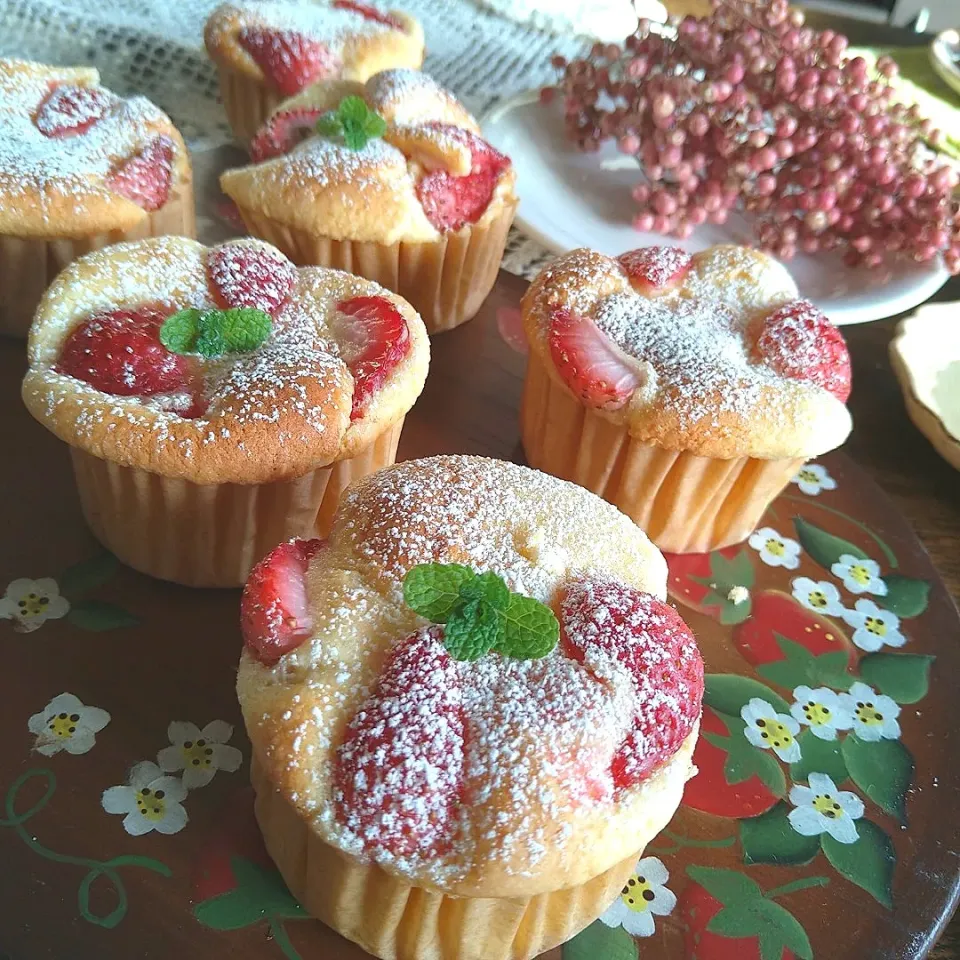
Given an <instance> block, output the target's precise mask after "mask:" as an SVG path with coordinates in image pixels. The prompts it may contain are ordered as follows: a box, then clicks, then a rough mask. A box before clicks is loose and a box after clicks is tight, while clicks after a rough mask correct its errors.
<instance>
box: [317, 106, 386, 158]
mask: <svg viewBox="0 0 960 960" xmlns="http://www.w3.org/2000/svg"><path fill="white" fill-rule="evenodd" d="M386 132H387V122H386V121H385V120H384V119H383V117H381V116H380V114H379V113H377V112H376V111H375V110H371V109H370V107H369V106H367V102H366V100H364V99H363V97H358V96H356V95H353V96H349V97H344V98H343V99H342V100H341V101H340V106H339V107H337V109H336V110H331V111H329V112H327V113H325V114H323V116H321V117H320V119H319V120H317V133H319V134H321V135H322V136H325V137H343V142H344V143H345V144H346V145H347V146H348V147H349V148H350V149H351V150H362V149H363V148H364V147H365V146H366V145H367V144H368V143H369V142H370V141H371V140H376V139H378V138H379V137H382V136H383V135H384V134H385V133H386Z"/></svg>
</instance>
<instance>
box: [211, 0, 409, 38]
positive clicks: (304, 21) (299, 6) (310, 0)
mask: <svg viewBox="0 0 960 960" xmlns="http://www.w3.org/2000/svg"><path fill="white" fill-rule="evenodd" d="M229 10H237V11H239V13H240V17H239V20H240V28H241V29H242V28H244V27H269V28H271V29H273V30H294V31H296V32H297V33H302V34H304V35H305V36H308V37H310V38H311V39H314V40H322V41H324V42H325V43H327V44H329V45H335V44H342V43H343V41H344V40H345V39H347V38H348V37H351V36H373V35H375V34H382V33H387V32H389V31H391V30H394V29H395V28H394V27H393V26H391V25H389V24H386V23H381V22H380V21H378V20H374V19H370V18H367V17H364V16H363V15H362V14H361V13H359V12H358V11H356V10H351V9H349V8H342V9H341V8H338V7H333V6H328V5H327V4H325V3H317V2H316V0H245V2H243V3H239V4H228V5H225V6H224V7H220V8H218V10H217V11H215V12H214V16H216V15H217V13H222V12H224V11H229Z"/></svg>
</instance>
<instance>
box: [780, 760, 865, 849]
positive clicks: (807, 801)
mask: <svg viewBox="0 0 960 960" xmlns="http://www.w3.org/2000/svg"><path fill="white" fill-rule="evenodd" d="M807 783H808V784H810V786H808V787H804V786H800V785H798V786H795V787H793V788H792V789H791V790H790V802H791V803H792V804H793V805H794V807H795V809H793V810H791V811H790V813H789V814H787V819H788V820H789V821H790V826H791V827H793V829H794V830H796V831H797V833H802V834H803V835H804V836H805V837H817V836H819V835H820V834H821V833H829V834H830V836H831V837H833V839H834V840H836V841H837V843H856V842H857V840H859V839H860V834H859V833H857V825H856V824H855V823H854V822H853V821H854V820H859V819H860V818H861V817H862V816H863V801H862V800H861V799H860V798H859V797H858V796H857V795H856V794H855V793H851V792H850V791H849V790H838V789H837V785H836V784H835V783H834V782H833V781H832V780H831V779H830V778H829V777H828V776H827V775H826V774H825V773H811V774H810V776H809V777H808V778H807Z"/></svg>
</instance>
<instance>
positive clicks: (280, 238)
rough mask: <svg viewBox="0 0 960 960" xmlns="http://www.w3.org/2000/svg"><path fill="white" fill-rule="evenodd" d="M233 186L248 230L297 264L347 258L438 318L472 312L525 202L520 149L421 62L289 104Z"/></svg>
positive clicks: (431, 321) (226, 182) (443, 321)
mask: <svg viewBox="0 0 960 960" xmlns="http://www.w3.org/2000/svg"><path fill="white" fill-rule="evenodd" d="M251 154H252V157H253V161H254V162H253V164H252V165H250V166H246V167H241V168H240V169H237V170H228V171H226V172H225V173H224V174H223V175H222V177H221V178H220V184H221V186H222V187H223V190H224V192H225V193H226V194H228V195H229V196H230V197H231V198H232V199H233V200H234V201H235V202H236V204H237V206H238V207H239V209H240V214H241V216H242V217H243V219H244V221H245V223H246V224H247V227H248V228H249V229H250V232H251V233H253V234H255V235H256V236H258V237H262V238H263V239H265V240H268V241H270V242H271V243H274V244H276V245H277V246H278V247H279V248H280V249H281V250H283V251H284V252H285V253H286V254H287V255H288V256H289V257H290V258H291V259H292V260H294V261H295V262H297V263H312V264H319V265H322V266H328V267H337V268H339V269H342V270H349V271H351V272H352V273H357V274H359V275H361V276H364V277H367V278H368V279H370V280H375V281H376V282H377V283H381V284H383V285H384V286H385V287H388V288H389V289H391V290H393V291H395V292H396V293H399V294H400V296H402V297H405V298H406V299H407V300H409V301H410V302H411V303H412V304H413V305H414V307H415V308H416V309H417V310H418V311H419V313H420V315H421V316H422V317H423V320H424V323H425V324H426V325H427V330H428V331H429V332H430V333H438V332H440V331H442V330H449V329H451V328H452V327H455V326H457V325H458V324H461V323H463V322H464V321H465V320H469V319H470V318H471V317H473V316H474V315H475V314H476V312H477V310H479V309H480V304H481V303H482V302H483V300H484V299H485V298H486V296H487V294H488V293H489V292H490V288H491V287H492V286H493V283H494V281H495V280H496V277H497V271H498V270H499V268H500V260H501V258H502V256H503V249H504V246H505V245H506V239H507V231H508V230H509V229H510V224H511V223H512V221H513V214H514V211H515V210H516V206H517V198H516V194H515V193H514V184H515V181H516V176H515V174H514V171H513V168H512V166H511V164H510V160H509V159H508V158H507V157H505V156H504V155H503V154H501V153H499V152H498V151H497V150H495V149H494V148H493V147H491V146H490V144H488V143H487V142H486V141H484V140H483V139H481V137H480V136H479V128H478V126H477V123H476V121H475V120H474V119H473V117H471V116H470V114H469V113H467V111H466V110H465V109H464V108H463V107H462V106H461V105H460V104H459V103H458V102H457V101H456V100H455V99H454V97H453V96H452V95H451V94H450V93H448V92H447V91H446V90H444V89H442V88H441V87H440V86H438V85H437V84H436V83H435V82H434V81H433V80H431V79H430V78H429V77H427V76H426V75H424V74H422V73H417V72H415V71H412V70H388V71H385V72H384V73H379V74H377V75H376V76H374V77H371V78H370V80H368V81H367V83H366V84H359V83H351V82H347V81H326V82H320V83H316V84H314V85H313V86H312V87H310V88H309V89H308V90H305V91H304V92H303V93H302V94H300V95H299V96H297V97H294V98H292V99H291V100H288V101H286V102H285V103H283V104H281V106H280V108H279V109H278V110H277V112H276V113H274V114H273V116H271V118H270V119H269V120H268V121H267V123H266V125H265V126H264V127H263V129H262V130H261V131H260V132H259V133H258V134H257V136H256V138H255V139H254V140H253V142H252V144H251Z"/></svg>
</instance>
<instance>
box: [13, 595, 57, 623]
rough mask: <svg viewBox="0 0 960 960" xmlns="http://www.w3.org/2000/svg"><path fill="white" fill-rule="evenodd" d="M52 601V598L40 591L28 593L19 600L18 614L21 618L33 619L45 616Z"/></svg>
mask: <svg viewBox="0 0 960 960" xmlns="http://www.w3.org/2000/svg"><path fill="white" fill-rule="evenodd" d="M49 603H50V598H49V597H46V596H44V595H43V594H40V593H28V594H27V595H26V596H25V597H21V598H20V599H19V600H18V601H17V616H18V617H20V619H21V620H32V619H34V617H41V616H43V614H44V612H45V611H46V609H47V606H48V605H49Z"/></svg>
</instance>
